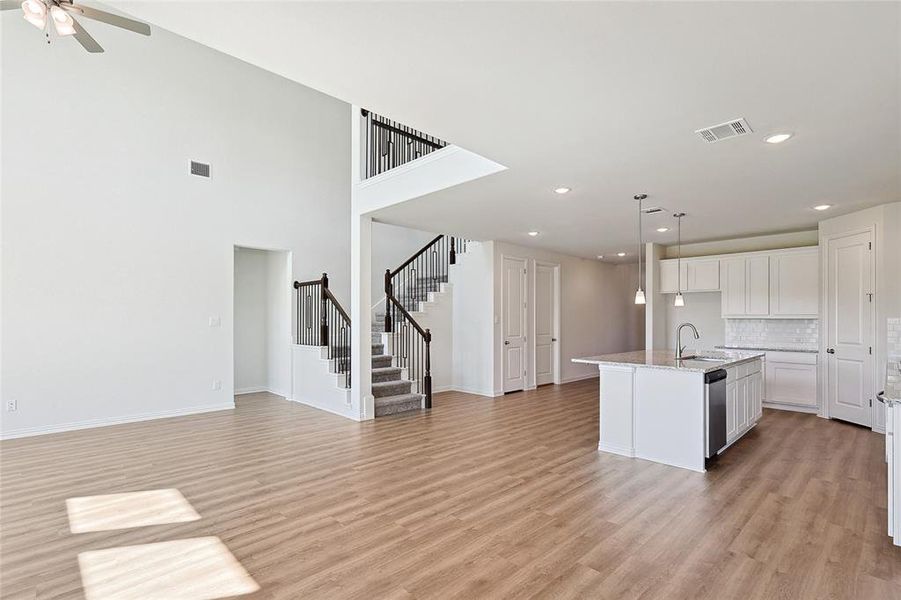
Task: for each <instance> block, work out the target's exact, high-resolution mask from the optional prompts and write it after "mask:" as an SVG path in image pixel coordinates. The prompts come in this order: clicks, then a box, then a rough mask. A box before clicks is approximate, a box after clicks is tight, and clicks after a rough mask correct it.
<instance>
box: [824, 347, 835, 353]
mask: <svg viewBox="0 0 901 600" xmlns="http://www.w3.org/2000/svg"><path fill="white" fill-rule="evenodd" d="M826 353H827V354H835V348H826Z"/></svg>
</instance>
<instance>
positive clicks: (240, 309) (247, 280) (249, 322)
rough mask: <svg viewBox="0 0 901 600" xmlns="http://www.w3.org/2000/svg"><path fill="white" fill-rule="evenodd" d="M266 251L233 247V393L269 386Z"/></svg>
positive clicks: (263, 388) (257, 389) (258, 389)
mask: <svg viewBox="0 0 901 600" xmlns="http://www.w3.org/2000/svg"><path fill="white" fill-rule="evenodd" d="M267 263H268V261H267V259H266V252H265V251H262V250H250V249H247V248H244V249H242V248H235V393H237V394H240V393H242V392H252V391H260V390H265V389H267V388H268V387H269V373H268V359H267V352H268V349H269V348H268V343H267V337H268V336H267V334H268V330H269V322H268V318H267V312H268V307H267V299H268V295H269V289H268V281H267V280H268V273H267V267H268V265H267Z"/></svg>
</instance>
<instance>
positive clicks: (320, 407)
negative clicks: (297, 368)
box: [287, 388, 365, 423]
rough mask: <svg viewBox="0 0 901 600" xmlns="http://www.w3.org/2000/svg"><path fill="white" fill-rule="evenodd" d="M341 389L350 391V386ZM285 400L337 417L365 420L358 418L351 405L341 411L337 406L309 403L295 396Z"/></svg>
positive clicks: (358, 420)
mask: <svg viewBox="0 0 901 600" xmlns="http://www.w3.org/2000/svg"><path fill="white" fill-rule="evenodd" d="M342 389H346V390H347V391H348V392H349V391H350V388H342ZM287 400H288V401H289V402H293V403H295V404H300V405H302V406H306V407H308V408H312V409H314V410H321V411H322V412H326V413H329V414H330V415H337V416H339V417H344V418H345V419H350V420H351V421H356V422H358V423H359V422H360V421H363V420H365V419H362V418H360V416H359V415H358V414H356V413H355V412H354V410H353V406H352V405H349V406H347V410H346V411H344V412H342V411H340V410H338V409H337V408H332V407H330V406H327V405H323V404H311V403H309V402H307V401H306V400H298V399H296V398H288V399H287Z"/></svg>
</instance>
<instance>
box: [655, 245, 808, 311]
mask: <svg viewBox="0 0 901 600" xmlns="http://www.w3.org/2000/svg"><path fill="white" fill-rule="evenodd" d="M659 283H660V292H661V293H663V294H675V293H676V292H677V291H679V290H680V289H681V290H682V291H683V292H716V291H720V292H722V316H723V318H729V319H815V318H817V316H818V313H819V249H818V248H816V247H814V248H789V249H786V250H767V251H763V252H745V253H741V254H724V255H720V256H705V257H700V258H683V259H682V262H681V268H680V267H679V261H678V260H677V259H667V260H661V261H660V281H659Z"/></svg>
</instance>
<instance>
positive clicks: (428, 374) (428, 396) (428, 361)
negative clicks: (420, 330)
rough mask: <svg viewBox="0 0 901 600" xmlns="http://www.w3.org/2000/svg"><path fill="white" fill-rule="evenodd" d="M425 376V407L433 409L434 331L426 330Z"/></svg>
mask: <svg viewBox="0 0 901 600" xmlns="http://www.w3.org/2000/svg"><path fill="white" fill-rule="evenodd" d="M424 337H425V376H424V377H423V378H422V388H423V389H422V391H423V393H424V394H425V407H426V408H432V351H431V346H432V331H431V330H430V329H426V330H425V336H424Z"/></svg>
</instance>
